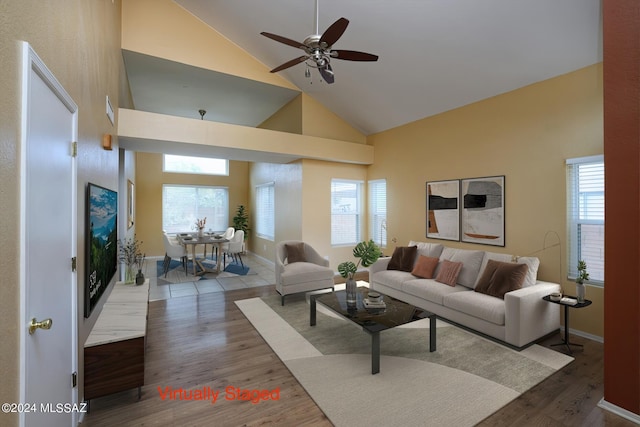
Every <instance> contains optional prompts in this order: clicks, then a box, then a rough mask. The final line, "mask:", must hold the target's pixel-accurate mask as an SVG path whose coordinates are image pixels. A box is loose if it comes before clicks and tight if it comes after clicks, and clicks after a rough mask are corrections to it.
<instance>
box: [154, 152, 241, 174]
mask: <svg viewBox="0 0 640 427" xmlns="http://www.w3.org/2000/svg"><path fill="white" fill-rule="evenodd" d="M162 170H163V171H165V172H176V173H193V174H200V175H229V160H227V159H214V158H211V157H190V156H175V155H173V154H165V155H164V165H163V169H162Z"/></svg>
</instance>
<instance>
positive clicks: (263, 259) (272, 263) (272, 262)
mask: <svg viewBox="0 0 640 427" xmlns="http://www.w3.org/2000/svg"><path fill="white" fill-rule="evenodd" d="M247 253H250V254H251V256H253V257H255V258H258V259H259V260H260V261H262V262H264V263H266V264H267V265H270V266H272V267H275V265H276V263H275V262H274V261H273V260H271V259H267V258H265V257H263V256H260V255H258V254H256V253H254V252H250V251H247Z"/></svg>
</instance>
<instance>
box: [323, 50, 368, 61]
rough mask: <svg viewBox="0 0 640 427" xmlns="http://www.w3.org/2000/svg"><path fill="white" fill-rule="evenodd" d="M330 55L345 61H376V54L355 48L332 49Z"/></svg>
mask: <svg viewBox="0 0 640 427" xmlns="http://www.w3.org/2000/svg"><path fill="white" fill-rule="evenodd" d="M331 57H332V58H336V59H343V60H345V61H377V60H378V55H373V54H371V53H366V52H358V51H356V50H332V51H331Z"/></svg>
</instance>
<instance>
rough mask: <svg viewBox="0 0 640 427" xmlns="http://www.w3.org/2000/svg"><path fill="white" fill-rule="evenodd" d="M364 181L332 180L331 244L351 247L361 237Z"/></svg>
mask: <svg viewBox="0 0 640 427" xmlns="http://www.w3.org/2000/svg"><path fill="white" fill-rule="evenodd" d="M361 186H362V181H344V180H337V179H334V180H331V244H332V245H350V244H356V243H358V242H359V241H360V236H361V218H360V215H361V213H360V209H361V208H360V206H361V195H360V192H361V190H360V189H361Z"/></svg>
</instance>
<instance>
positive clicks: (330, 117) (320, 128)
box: [300, 93, 367, 144]
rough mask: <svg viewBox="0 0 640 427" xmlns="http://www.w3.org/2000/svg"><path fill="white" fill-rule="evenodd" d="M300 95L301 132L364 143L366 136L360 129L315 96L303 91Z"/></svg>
mask: <svg viewBox="0 0 640 427" xmlns="http://www.w3.org/2000/svg"><path fill="white" fill-rule="evenodd" d="M300 96H301V97H302V133H303V134H304V135H310V136H318V137H320V138H329V139H339V140H342V141H349V142H359V143H361V144H366V142H367V137H366V136H365V135H364V134H363V133H361V132H360V131H358V130H356V129H354V128H353V127H352V126H351V125H349V124H348V123H347V122H345V121H344V120H343V119H341V118H340V117H338V116H337V115H336V114H335V113H334V112H332V111H330V110H328V109H327V108H326V107H325V106H324V105H322V104H321V103H319V102H318V101H316V99H315V98H313V97H311V96H309V95H307V94H306V93H303V94H302V95H300Z"/></svg>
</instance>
